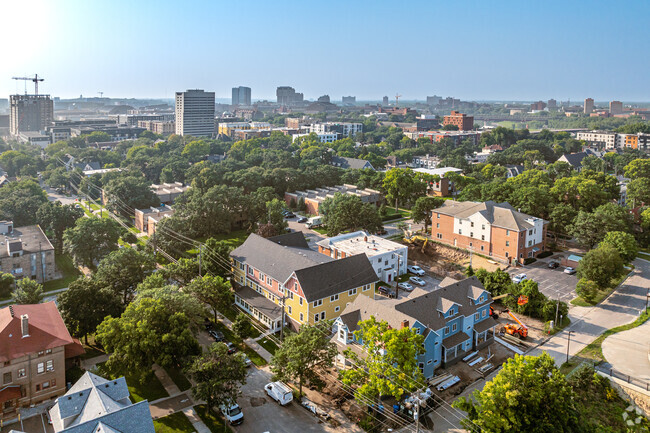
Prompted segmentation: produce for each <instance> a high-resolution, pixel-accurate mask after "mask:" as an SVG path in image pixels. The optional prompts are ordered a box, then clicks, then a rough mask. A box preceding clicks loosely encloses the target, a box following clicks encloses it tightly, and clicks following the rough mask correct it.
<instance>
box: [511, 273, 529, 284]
mask: <svg viewBox="0 0 650 433" xmlns="http://www.w3.org/2000/svg"><path fill="white" fill-rule="evenodd" d="M527 279H528V275H526V274H518V275H515V276H514V278H513V279H512V282H513V283H515V284H519V283H521V282H522V281H524V280H527Z"/></svg>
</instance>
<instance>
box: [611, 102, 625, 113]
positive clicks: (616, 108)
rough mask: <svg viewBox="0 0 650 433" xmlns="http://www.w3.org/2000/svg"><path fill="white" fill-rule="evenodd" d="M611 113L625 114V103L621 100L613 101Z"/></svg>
mask: <svg viewBox="0 0 650 433" xmlns="http://www.w3.org/2000/svg"><path fill="white" fill-rule="evenodd" d="M609 114H612V115H614V114H623V103H622V102H621V101H612V102H610V103H609Z"/></svg>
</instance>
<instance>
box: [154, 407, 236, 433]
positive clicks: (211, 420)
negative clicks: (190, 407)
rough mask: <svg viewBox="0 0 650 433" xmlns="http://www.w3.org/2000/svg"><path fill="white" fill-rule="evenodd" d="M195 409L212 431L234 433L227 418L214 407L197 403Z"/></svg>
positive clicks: (213, 432) (214, 432)
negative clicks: (210, 407)
mask: <svg viewBox="0 0 650 433" xmlns="http://www.w3.org/2000/svg"><path fill="white" fill-rule="evenodd" d="M194 410H195V411H196V413H197V414H198V415H199V418H201V420H202V421H203V422H204V423H205V425H206V426H207V427H208V428H209V429H210V431H211V432H212V433H232V430H230V427H228V426H227V425H225V420H224V419H223V418H222V417H221V415H219V414H217V413H216V412H215V411H214V410H212V409H208V406H207V405H205V404H199V405H196V406H194ZM156 431H158V430H156Z"/></svg>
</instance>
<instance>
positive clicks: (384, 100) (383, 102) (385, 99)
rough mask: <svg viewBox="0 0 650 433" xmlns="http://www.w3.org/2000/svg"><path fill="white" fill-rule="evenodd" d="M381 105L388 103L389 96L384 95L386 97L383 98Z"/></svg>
mask: <svg viewBox="0 0 650 433" xmlns="http://www.w3.org/2000/svg"><path fill="white" fill-rule="evenodd" d="M381 105H388V96H384V99H382V100H381Z"/></svg>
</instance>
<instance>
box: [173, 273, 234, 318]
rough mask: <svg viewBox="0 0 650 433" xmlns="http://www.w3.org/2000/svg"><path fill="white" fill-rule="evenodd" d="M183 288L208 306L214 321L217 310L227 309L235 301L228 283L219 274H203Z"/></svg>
mask: <svg viewBox="0 0 650 433" xmlns="http://www.w3.org/2000/svg"><path fill="white" fill-rule="evenodd" d="M184 290H185V291H186V292H187V293H191V294H192V295H193V296H195V297H196V298H197V299H198V300H199V301H201V302H203V303H204V304H207V305H209V306H210V308H211V309H212V314H213V315H214V321H215V322H216V321H217V313H218V312H219V310H221V311H225V310H226V309H229V308H230V307H231V306H232V304H233V302H234V301H235V299H234V296H233V292H232V290H231V288H230V283H229V282H228V281H227V280H224V279H223V278H222V277H220V276H212V275H204V276H202V277H197V278H194V279H193V280H192V281H191V282H190V283H189V284H188V285H187V286H185V289H184Z"/></svg>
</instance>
